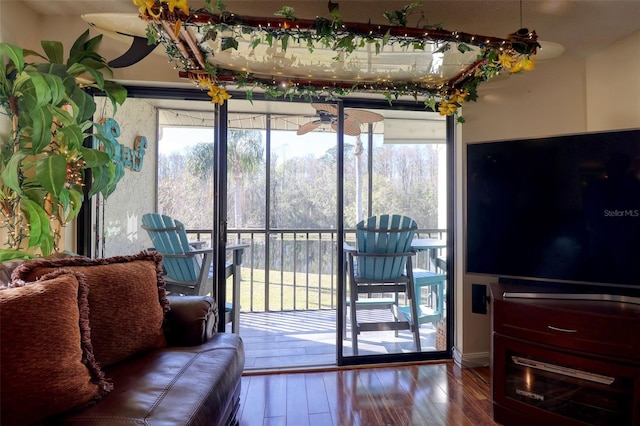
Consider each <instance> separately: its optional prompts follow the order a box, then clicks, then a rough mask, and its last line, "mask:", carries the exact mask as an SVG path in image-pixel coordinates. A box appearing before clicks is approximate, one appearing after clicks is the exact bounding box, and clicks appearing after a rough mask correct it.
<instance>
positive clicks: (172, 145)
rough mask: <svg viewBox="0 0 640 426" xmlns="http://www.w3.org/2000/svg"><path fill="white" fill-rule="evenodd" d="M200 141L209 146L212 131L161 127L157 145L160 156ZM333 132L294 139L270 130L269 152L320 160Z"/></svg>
mask: <svg viewBox="0 0 640 426" xmlns="http://www.w3.org/2000/svg"><path fill="white" fill-rule="evenodd" d="M353 139H354V138H353V137H348V136H347V137H345V143H353ZM200 142H209V143H213V129H212V128H202V127H163V128H162V131H161V136H160V139H159V142H158V146H159V148H158V151H159V153H160V154H165V155H166V154H170V153H172V152H180V151H182V150H185V149H186V148H187V147H189V146H193V145H195V144H197V143H200ZM336 143H337V141H336V138H335V133H333V132H331V133H325V132H310V133H307V134H305V135H302V136H298V135H296V134H295V132H292V131H289V132H285V131H272V135H271V147H272V152H273V153H274V154H275V155H277V156H278V158H292V157H299V156H305V155H309V154H311V155H313V156H314V157H322V156H323V155H324V154H325V153H326V152H327V151H328V150H329V149H331V148H333V147H334V146H335V145H336Z"/></svg>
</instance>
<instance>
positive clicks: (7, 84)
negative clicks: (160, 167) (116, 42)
mask: <svg viewBox="0 0 640 426" xmlns="http://www.w3.org/2000/svg"><path fill="white" fill-rule="evenodd" d="M101 38H102V36H97V37H94V38H89V31H86V32H85V33H83V34H82V35H81V36H80V37H79V38H78V39H77V40H76V41H75V42H74V44H73V46H72V47H71V49H70V51H69V57H68V58H67V60H66V61H64V59H63V56H64V49H63V46H62V43H60V42H57V41H42V42H41V45H42V48H43V50H44V53H45V55H44V56H43V55H41V54H39V53H37V52H34V51H31V50H27V49H23V48H20V47H18V46H15V45H12V44H7V43H0V106H1V109H0V112H1V113H2V115H3V116H5V117H6V118H8V120H9V125H8V126H3V128H7V127H10V131H9V132H8V136H5V135H4V134H3V135H2V136H1V139H0V143H1V146H0V231H3V232H4V233H6V241H5V243H4V244H3V248H0V261H4V260H8V259H11V258H16V257H33V256H35V255H38V254H41V255H44V256H46V255H49V254H51V253H52V252H56V251H58V250H59V247H58V243H59V240H60V231H61V227H62V226H64V225H66V224H67V223H69V222H70V221H72V220H73V219H74V218H76V217H77V215H78V213H79V212H80V208H81V206H82V203H83V200H84V197H85V195H86V196H89V197H90V196H92V195H94V194H97V193H102V194H103V195H104V196H107V195H108V194H110V193H111V192H113V190H114V189H115V186H116V184H117V182H118V180H119V179H120V178H121V177H122V169H121V168H120V167H117V165H116V164H115V163H114V161H113V157H114V153H113V152H109V151H108V150H107V149H105V148H104V147H105V146H109V145H106V144H101V143H99V141H101V140H102V141H104V140H107V135H105V134H101V133H100V132H102V131H103V130H102V127H101V126H94V124H95V123H93V121H92V119H93V114H94V113H95V111H96V104H95V101H94V99H93V96H92V94H90V93H89V90H94V91H99V92H101V93H104V94H105V95H106V96H107V97H108V98H109V99H110V100H111V102H112V104H113V106H114V110H115V109H116V107H117V105H121V104H122V103H123V102H124V100H125V99H126V96H127V92H126V90H125V89H124V87H122V86H120V85H119V84H116V83H114V82H110V81H107V80H105V77H104V72H107V73H111V69H110V68H109V66H108V65H107V63H106V61H105V59H104V58H103V57H102V56H100V55H99V54H98V53H97V52H96V49H97V46H98V44H99V42H100V40H101ZM31 56H36V57H38V58H40V59H41V60H42V61H40V62H27V59H26V58H27V57H31ZM0 120H2V119H0ZM0 124H2V123H0ZM94 131H97V133H95V134H94V133H92V132H94ZM91 138H94V140H97V143H85V141H87V140H89V141H91ZM87 145H88V146H87ZM98 145H100V146H101V147H102V148H101V147H100V146H98ZM87 170H91V173H90V174H89V173H86V171H87ZM89 176H91V179H90V180H89V179H88V177H89ZM86 188H89V189H88V191H86ZM85 193H86V194H85Z"/></svg>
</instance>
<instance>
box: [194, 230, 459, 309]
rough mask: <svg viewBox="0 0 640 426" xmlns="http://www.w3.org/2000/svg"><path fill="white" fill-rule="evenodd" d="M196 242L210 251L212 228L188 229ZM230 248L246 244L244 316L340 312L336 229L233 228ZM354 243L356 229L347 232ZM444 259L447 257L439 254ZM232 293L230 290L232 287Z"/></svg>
mask: <svg viewBox="0 0 640 426" xmlns="http://www.w3.org/2000/svg"><path fill="white" fill-rule="evenodd" d="M187 233H188V234H189V236H190V237H191V239H193V240H198V241H205V243H206V245H208V246H210V242H211V235H212V231H211V230H210V229H199V230H188V231H187ZM417 237H419V238H437V239H442V240H444V239H446V231H445V230H443V229H420V230H418V234H417ZM228 241H229V242H230V243H244V244H248V245H249V247H248V248H247V249H245V251H244V255H243V263H242V268H241V274H242V285H241V291H240V293H241V294H240V305H241V311H242V312H264V311H271V312H274V311H275V312H277V311H308V310H318V309H336V303H337V280H336V270H337V267H338V266H337V259H338V257H337V256H338V248H337V244H336V242H337V236H336V231H335V230H332V229H295V230H294V229H278V230H269V231H268V232H267V231H265V230H257V229H234V230H229V232H228ZM345 241H346V242H347V243H353V242H354V241H355V230H347V231H345ZM439 254H442V253H439ZM415 264H416V265H418V266H420V265H427V264H428V259H427V253H426V252H419V253H417V258H416V259H415ZM228 291H231V289H230V288H229V289H228Z"/></svg>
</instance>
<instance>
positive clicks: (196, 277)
mask: <svg viewBox="0 0 640 426" xmlns="http://www.w3.org/2000/svg"><path fill="white" fill-rule="evenodd" d="M142 228H143V229H145V230H146V231H147V233H148V234H149V237H150V238H151V242H152V243H153V248H154V249H155V250H156V251H158V252H159V253H160V254H162V258H163V260H162V267H163V270H164V280H165V283H166V289H167V291H169V292H171V293H175V294H181V295H210V296H212V297H214V298H215V293H214V288H213V272H214V270H213V248H195V247H194V246H193V245H192V243H190V242H189V240H188V238H187V233H186V230H185V227H184V224H183V223H182V222H180V221H179V220H175V219H173V218H171V217H169V216H166V215H161V214H158V213H147V214H144V215H143V216H142ZM245 247H248V245H246V244H236V245H231V246H227V250H228V251H232V253H233V256H232V258H233V261H232V262H227V263H226V265H225V274H224V275H225V278H229V277H231V276H233V295H232V302H231V303H218V306H219V307H220V308H221V307H222V306H224V312H225V313H224V320H225V323H228V322H231V323H232V331H233V332H234V333H236V332H237V331H238V328H239V319H240V309H239V307H240V303H239V300H240V265H241V264H242V253H243V250H244V248H245ZM236 308H237V309H236Z"/></svg>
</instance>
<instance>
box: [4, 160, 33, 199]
mask: <svg viewBox="0 0 640 426" xmlns="http://www.w3.org/2000/svg"><path fill="white" fill-rule="evenodd" d="M27 155H29V153H28V152H26V151H23V150H18V151H16V152H15V153H14V154H13V155H12V156H11V159H10V160H9V162H8V163H7V165H6V167H5V168H4V170H3V171H2V175H0V178H2V181H3V182H4V184H5V185H6V186H8V187H9V188H11V189H12V190H14V191H15V192H17V193H18V194H22V189H21V188H20V173H19V172H20V164H21V163H22V160H24V159H25V158H26V157H27Z"/></svg>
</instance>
